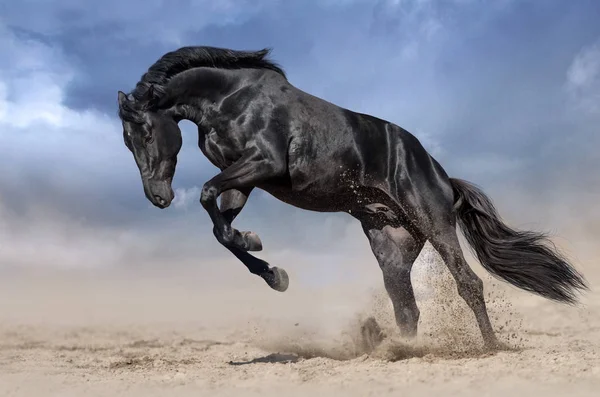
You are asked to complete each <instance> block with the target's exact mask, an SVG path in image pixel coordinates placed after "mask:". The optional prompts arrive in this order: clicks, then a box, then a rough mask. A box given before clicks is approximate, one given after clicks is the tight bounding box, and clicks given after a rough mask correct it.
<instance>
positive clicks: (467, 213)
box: [450, 178, 588, 304]
mask: <svg viewBox="0 0 600 397" xmlns="http://www.w3.org/2000/svg"><path fill="white" fill-rule="evenodd" d="M450 182H451V184H452V188H453V189H454V197H455V209H456V213H457V219H458V223H459V225H460V226H461V229H462V232H463V234H464V236H465V238H466V239H467V241H468V242H469V244H470V245H471V248H472V249H473V251H474V253H475V254H476V256H477V259H479V261H480V262H481V265H482V266H483V267H484V268H485V269H486V270H487V271H489V272H490V273H492V274H493V275H494V276H496V277H498V278H500V279H503V280H505V281H507V282H509V283H510V284H512V285H514V286H516V287H519V288H521V289H524V290H526V291H530V292H533V293H535V294H538V295H541V296H543V297H545V298H548V299H552V300H555V301H558V302H565V303H568V304H575V303H576V302H577V296H576V292H577V291H578V290H586V289H587V288H588V287H587V285H586V281H585V279H584V277H583V276H582V275H581V274H580V273H579V272H577V270H576V269H575V268H574V267H573V266H571V265H570V264H569V263H568V262H567V260H566V259H565V258H563V257H562V255H561V254H560V253H558V251H557V250H556V248H555V247H554V245H553V244H552V243H551V241H550V240H548V238H547V236H546V235H545V234H543V233H537V232H531V231H518V230H514V229H511V228H510V227H508V226H507V225H506V224H505V223H504V222H503V221H502V219H501V218H500V216H499V215H498V212H497V211H496V208H495V207H494V205H493V204H492V202H491V200H490V199H489V197H488V196H486V194H485V193H484V192H483V191H481V189H479V188H478V187H477V186H475V185H473V184H471V183H469V182H467V181H464V180H461V179H454V178H450Z"/></svg>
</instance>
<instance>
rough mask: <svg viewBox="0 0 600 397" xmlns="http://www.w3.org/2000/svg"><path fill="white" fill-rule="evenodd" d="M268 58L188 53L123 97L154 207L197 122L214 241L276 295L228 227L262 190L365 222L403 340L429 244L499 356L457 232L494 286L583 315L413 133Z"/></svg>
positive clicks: (277, 282)
mask: <svg viewBox="0 0 600 397" xmlns="http://www.w3.org/2000/svg"><path fill="white" fill-rule="evenodd" d="M267 53H268V51H266V50H263V51H258V52H241V51H233V50H228V49H218V48H212V47H184V48H182V49H179V50H177V51H173V52H170V53H168V54H165V56H163V57H162V58H161V59H160V60H158V61H157V62H156V63H155V64H154V65H152V66H151V67H150V69H149V71H148V72H147V73H146V74H145V75H144V76H143V77H142V79H141V80H140V82H139V83H138V85H137V86H136V88H135V90H134V91H133V92H132V93H130V94H129V95H126V94H125V93H123V92H119V95H118V99H119V114H120V117H121V119H122V120H123V130H124V139H125V143H126V145H127V147H128V148H129V149H130V150H131V151H132V153H133V155H134V158H135V161H136V163H137V165H138V167H139V169H140V174H141V178H142V182H143V186H144V192H145V194H146V196H147V198H148V199H149V200H150V201H151V202H152V203H153V204H154V205H156V206H157V207H159V208H166V207H168V206H169V204H170V203H171V201H172V200H173V191H172V189H171V181H172V177H173V174H174V172H175V166H176V162H177V154H178V152H179V150H180V148H181V144H182V142H181V131H180V130H179V127H178V125H177V123H178V122H179V121H180V120H182V119H187V120H191V121H192V122H194V123H195V124H196V125H197V126H198V137H199V138H198V144H199V147H200V149H201V150H202V152H203V153H204V155H205V156H206V157H207V158H208V159H209V160H210V161H211V162H212V163H213V164H214V165H215V166H217V167H218V168H219V169H220V170H221V172H220V173H219V174H217V175H216V176H215V177H213V178H212V179H210V180H209V181H207V182H206V183H205V184H204V186H203V189H202V194H201V197H200V202H201V203H202V205H203V206H204V208H205V209H206V211H207V213H208V214H209V216H210V218H211V220H212V222H213V226H214V228H213V230H214V234H215V237H216V238H217V240H218V241H219V242H220V243H221V244H223V245H224V246H225V247H227V248H228V249H229V250H230V251H231V252H232V253H233V254H234V255H235V256H236V257H238V258H239V259H240V260H241V261H242V262H243V263H244V264H245V265H246V266H247V267H248V269H249V270H250V271H251V272H252V273H254V274H257V275H259V276H261V277H262V278H264V279H265V281H266V282H267V283H268V284H269V285H270V286H271V287H272V288H274V289H276V290H279V291H284V290H285V289H286V288H287V285H288V279H287V274H286V273H285V271H283V270H282V269H279V268H276V267H269V265H268V263H266V262H264V261H262V260H260V259H258V258H256V257H254V256H252V255H251V254H250V253H249V252H248V251H257V250H260V249H262V242H261V241H260V239H259V238H258V236H257V235H256V234H255V233H252V232H240V231H238V230H236V229H234V228H233V227H232V226H231V223H232V222H233V220H234V219H235V217H236V216H237V214H239V212H240V211H241V210H242V208H243V207H244V204H245V203H246V200H247V198H248V195H249V194H250V193H251V191H252V190H253V189H254V188H260V189H263V190H265V191H267V192H269V193H270V194H272V195H273V196H275V197H276V198H278V199H279V200H281V201H283V202H286V203H288V204H290V205H293V206H296V207H299V208H303V209H306V210H311V211H320V212H346V213H348V214H350V215H351V216H353V217H354V218H356V219H357V220H358V221H360V222H361V224H362V226H363V229H364V231H365V234H366V236H367V237H368V239H369V241H370V244H371V247H372V250H373V253H374V255H375V256H376V258H377V260H378V262H379V264H380V267H381V269H382V271H383V278H384V284H385V287H386V290H387V291H388V293H389V295H390V298H391V300H392V303H393V305H394V310H395V314H396V320H397V323H398V326H399V327H400V329H401V331H402V332H403V333H404V334H405V335H407V336H414V335H415V334H416V332H417V322H418V319H419V309H418V307H417V304H416V301H415V297H414V293H413V289H412V285H411V282H410V271H411V268H412V265H413V263H414V261H415V259H416V257H417V256H418V254H419V252H420V251H421V249H422V248H423V245H424V244H425V242H426V241H430V242H431V244H432V245H433V246H434V247H435V249H436V250H437V251H438V252H439V253H440V255H441V256H442V258H443V260H444V262H445V263H446V265H447V266H448V268H449V270H450V272H451V273H452V275H453V276H454V278H455V280H456V282H457V287H458V291H459V294H460V296H461V297H463V298H464V299H465V301H466V302H467V303H468V305H469V306H470V307H471V308H472V309H473V311H474V313H475V316H476V319H477V321H478V323H479V326H480V328H481V331H482V335H483V338H484V342H485V343H486V345H487V346H497V345H498V342H497V339H496V337H495V335H494V332H493V329H492V326H491V323H490V320H489V318H488V315H487V311H486V307H485V301H484V298H483V284H482V282H481V280H480V279H479V277H477V276H476V275H475V273H474V272H473V271H472V270H471V269H470V267H469V266H468V265H467V263H466V261H465V260H464V257H463V254H462V251H461V248H460V245H459V242H458V237H457V234H456V223H457V221H458V222H459V223H460V224H461V226H462V230H463V232H464V233H465V236H466V237H467V240H468V241H469V243H470V244H471V246H472V248H473V249H474V251H475V253H476V255H477V257H478V258H479V260H480V261H481V263H482V265H483V266H484V267H485V268H486V269H488V270H489V271H490V272H491V273H492V274H494V275H496V276H498V277H500V278H502V279H504V280H505V281H508V282H510V283H512V284H513V285H516V286H518V287H520V288H523V289H526V290H529V291H531V292H534V293H537V294H540V295H542V296H545V297H547V298H550V299H554V300H557V301H562V302H567V303H574V302H575V299H576V298H575V295H574V294H575V291H576V290H577V289H583V288H585V281H584V279H583V277H582V276H581V275H580V274H578V273H577V271H576V270H575V269H574V268H573V267H572V266H571V265H570V264H569V263H568V262H567V261H566V260H565V259H564V258H562V257H561V256H560V255H559V254H558V253H557V252H555V251H553V250H551V249H550V248H548V247H547V246H546V245H545V236H544V235H542V234H539V233H534V232H522V231H517V230H514V229H511V228H509V227H508V226H506V225H505V224H504V223H503V222H502V221H501V219H500V217H499V216H498V214H497V213H496V210H495V209H494V206H493V205H492V203H491V201H490V200H489V199H488V198H487V196H485V194H484V193H483V192H482V191H481V190H479V189H478V188H476V187H475V186H474V185H471V184H469V183H468V182H465V181H462V180H459V179H453V178H449V177H448V175H447V174H446V172H445V171H444V169H443V168H442V166H441V165H440V164H439V163H438V162H437V161H436V160H435V159H434V158H433V157H432V156H431V155H430V154H429V153H428V152H427V151H426V150H425V149H424V148H423V146H422V145H421V143H420V142H419V140H418V139H417V138H416V137H415V136H413V135H412V134H411V133H409V132H408V131H406V130H404V129H403V128H401V127H399V126H397V125H395V124H393V123H390V122H388V121H385V120H382V119H379V118H376V117H373V116H370V115H366V114H361V113H357V112H353V111H351V110H348V109H344V108H341V107H339V106H337V105H335V104H332V103H330V102H327V101H325V100H323V99H320V98H317V97H315V96H313V95H310V94H308V93H306V92H304V91H302V90H299V89H298V88H296V87H294V86H293V85H292V84H291V83H290V82H289V81H288V80H287V78H286V76H285V73H284V72H283V70H282V69H281V68H279V67H278V66H277V65H275V64H274V63H272V62H270V61H269V60H267V59H266V55H267ZM219 196H220V197H221V206H220V208H219V206H218V204H217V198H218V197H219ZM372 323H373V322H371V324H372ZM371 328H372V327H371ZM367 332H372V329H371V330H367Z"/></svg>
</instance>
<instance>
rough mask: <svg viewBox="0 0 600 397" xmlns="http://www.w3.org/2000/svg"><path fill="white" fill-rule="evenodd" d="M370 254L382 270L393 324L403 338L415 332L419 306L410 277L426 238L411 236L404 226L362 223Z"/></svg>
mask: <svg viewBox="0 0 600 397" xmlns="http://www.w3.org/2000/svg"><path fill="white" fill-rule="evenodd" d="M362 225H363V230H364V232H365V234H366V235H367V237H368V238H369V243H370V244H371V249H372V251H373V254H374V255H375V257H376V258H377V261H378V262H379V266H380V267H381V270H382V272H383V282H384V286H385V289H386V291H387V293H388V295H389V297H390V299H391V301H392V305H393V307H394V315H395V317H396V324H397V325H398V327H399V328H400V332H401V334H402V335H403V336H405V337H410V338H412V337H414V336H416V334H417V324H418V322H419V308H418V307H417V302H416V300H415V294H414V291H413V286H412V283H411V280H410V272H411V269H412V266H413V264H414V262H415V260H416V259H417V257H418V256H419V253H420V252H421V250H422V249H423V246H424V244H425V240H424V239H422V238H419V236H414V235H411V234H410V233H409V232H408V231H407V230H406V229H404V228H403V227H400V226H397V227H392V226H390V225H385V226H382V225H373V224H370V222H362Z"/></svg>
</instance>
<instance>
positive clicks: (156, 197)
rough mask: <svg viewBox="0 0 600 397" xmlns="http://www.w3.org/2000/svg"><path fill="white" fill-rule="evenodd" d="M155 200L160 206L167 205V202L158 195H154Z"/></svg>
mask: <svg viewBox="0 0 600 397" xmlns="http://www.w3.org/2000/svg"><path fill="white" fill-rule="evenodd" d="M154 199H155V200H156V202H157V203H158V204H160V205H164V204H165V203H166V200H165V199H164V198H162V197H160V196H158V195H154Z"/></svg>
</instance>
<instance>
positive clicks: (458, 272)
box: [429, 218, 501, 349]
mask: <svg viewBox="0 0 600 397" xmlns="http://www.w3.org/2000/svg"><path fill="white" fill-rule="evenodd" d="M437 222H439V223H437V224H436V225H435V226H434V230H432V231H431V234H430V235H431V237H430V239H429V241H430V243H431V245H433V247H434V248H435V249H436V251H437V252H438V253H439V254H440V256H441V257H442V259H443V260H444V262H445V264H446V266H447V267H448V270H449V271H450V273H451V274H452V276H453V277H454V280H455V281H456V286H457V289H458V294H459V295H460V296H461V298H463V299H464V300H465V302H466V303H467V305H469V307H470V308H471V310H473V313H474V314H475V319H476V320H477V323H478V325H479V329H480V331H481V334H482V336H483V341H484V343H485V345H486V347H487V348H493V349H496V348H499V347H501V344H500V343H499V341H498V339H497V338H496V335H495V334H494V329H493V328H492V324H491V322H490V319H489V316H488V313H487V309H486V305H485V299H484V295H483V281H481V279H480V278H479V277H478V276H477V275H476V274H475V272H473V270H472V269H471V267H469V264H468V263H467V261H466V260H465V258H464V256H463V252H462V249H461V247H460V243H459V241H458V236H457V234H456V227H455V224H454V222H451V221H447V222H443V221H441V219H439V218H438V221H437Z"/></svg>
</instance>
